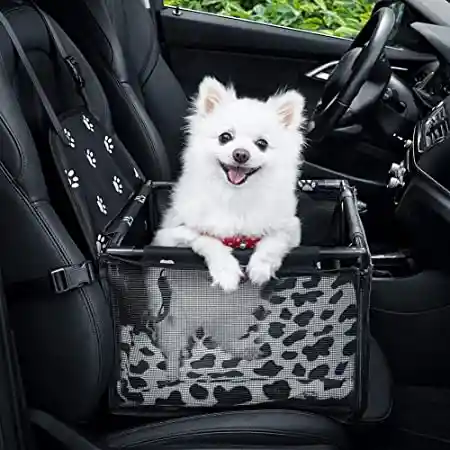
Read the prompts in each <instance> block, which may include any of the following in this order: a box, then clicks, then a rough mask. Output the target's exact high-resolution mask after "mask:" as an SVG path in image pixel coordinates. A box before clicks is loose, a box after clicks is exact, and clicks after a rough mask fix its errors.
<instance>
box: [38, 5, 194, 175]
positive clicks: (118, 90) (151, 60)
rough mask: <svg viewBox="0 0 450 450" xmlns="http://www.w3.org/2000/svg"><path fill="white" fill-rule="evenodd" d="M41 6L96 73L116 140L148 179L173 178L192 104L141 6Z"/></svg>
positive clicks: (177, 168)
mask: <svg viewBox="0 0 450 450" xmlns="http://www.w3.org/2000/svg"><path fill="white" fill-rule="evenodd" d="M37 3H38V4H39V5H40V6H41V7H42V8H43V9H44V10H46V11H47V12H48V13H50V15H52V16H53V17H54V18H55V19H56V20H57V21H58V23H60V25H61V26H62V27H63V29H64V31H66V33H67V34H68V35H69V36H70V37H71V38H72V39H73V40H74V41H75V43H76V45H77V46H78V47H79V48H80V50H81V51H82V53H83V54H84V55H85V56H86V58H87V59H88V61H89V63H90V64H91V65H92V67H93V68H94V70H95V71H96V73H97V76H98V77H99V79H100V81H101V83H102V84H103V87H104V89H105V92H106V94H107V96H108V101H109V102H110V106H111V111H112V117H113V122H114V127H115V129H116V131H117V134H118V135H119V137H120V139H121V140H122V141H123V142H124V144H125V146H126V147H127V148H128V149H129V150H130V152H131V153H132V155H133V157H134V159H135V160H136V161H137V163H138V164H139V166H140V167H141V168H142V170H143V171H144V173H145V174H146V175H147V177H148V178H151V179H154V180H156V179H169V178H173V177H175V176H176V175H177V173H178V172H179V169H180V160H179V154H180V149H181V147H182V142H183V133H182V131H181V129H182V128H183V126H184V117H185V115H186V113H187V108H188V100H187V98H186V95H185V94H184V92H183V90H182V88H181V86H180V84H179V83H178V80H177V79H176V78H175V76H174V75H173V73H172V72H171V70H170V68H169V67H168V65H167V64H166V62H165V61H164V59H163V58H162V55H161V51H160V47H159V43H158V38H157V32H156V26H155V24H154V23H153V22H152V17H151V16H150V14H149V12H148V11H147V10H146V9H145V7H144V5H143V3H142V1H141V0H131V1H130V0H108V1H103V0H101V1H98V0H94V1H90V0H81V1H64V2H58V1H54V0H40V1H38V2H37ZM80 24H82V26H80ZM94 43H95V44H94ZM153 124H154V125H153ZM161 139H162V143H163V144H164V146H165V149H166V151H165V152H164V151H161V148H163V146H162V145H161Z"/></svg>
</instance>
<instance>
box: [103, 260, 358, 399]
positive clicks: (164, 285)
mask: <svg viewBox="0 0 450 450" xmlns="http://www.w3.org/2000/svg"><path fill="white" fill-rule="evenodd" d="M356 276H357V274H356V273H355V272H346V273H341V274H332V275H330V274H314V275H305V276H299V277H296V278H295V277H293V278H282V279H279V280H277V281H273V282H271V283H269V285H268V286H267V287H266V288H264V289H263V290H260V289H257V288H255V287H253V286H252V285H251V284H250V283H245V284H242V285H241V287H240V288H239V290H238V291H237V292H235V293H232V294H224V293H223V291H221V290H220V289H219V288H212V287H210V284H211V280H210V277H209V274H208V273H207V272H206V271H202V270H174V269H164V270H163V269H161V268H156V267H147V268H141V267H137V266H132V265H129V264H126V263H122V262H119V263H114V264H112V265H109V282H110V287H111V290H112V296H113V300H114V302H115V303H116V304H117V306H118V309H119V313H120V322H121V324H120V326H119V330H118V332H119V340H120V365H121V367H120V377H119V378H120V379H119V380H118V382H117V391H118V394H119V397H120V399H121V402H122V403H121V406H124V407H131V406H138V405H140V406H145V405H158V406H165V405H172V406H173V405H182V406H188V407H205V406H232V405H244V404H246V405H249V404H258V403H267V402H272V401H281V400H289V399H300V400H301V399H309V401H311V399H313V400H314V401H315V400H317V401H319V402H320V401H325V400H332V401H339V400H342V399H345V398H346V397H347V396H349V394H351V393H352V392H353V390H354V388H355V382H354V372H355V352H356V330H357V300H356V293H355V287H354V286H355V277H356ZM164 305H165V306H166V307H165V308H164V307H162V306H164ZM158 315H159V317H160V318H162V317H164V318H163V319H162V320H161V321H160V322H158V323H155V322H154V318H155V317H157V316H158Z"/></svg>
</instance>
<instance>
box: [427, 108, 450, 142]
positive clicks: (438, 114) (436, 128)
mask: <svg viewBox="0 0 450 450" xmlns="http://www.w3.org/2000/svg"><path fill="white" fill-rule="evenodd" d="M449 131H450V124H449V121H448V118H447V114H446V112H445V109H444V106H443V105H441V106H439V107H438V108H436V110H435V111H434V112H433V113H432V114H431V116H430V117H429V118H428V119H427V121H426V124H425V147H426V148H429V147H432V146H433V145H434V144H436V143H437V142H439V141H441V140H443V139H445V138H446V137H447V135H448V134H449Z"/></svg>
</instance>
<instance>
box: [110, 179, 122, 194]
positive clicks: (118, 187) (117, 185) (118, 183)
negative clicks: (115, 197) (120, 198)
mask: <svg viewBox="0 0 450 450" xmlns="http://www.w3.org/2000/svg"><path fill="white" fill-rule="evenodd" d="M112 184H113V186H114V189H115V190H116V192H117V193H118V194H122V192H123V186H122V182H121V181H120V178H119V177H114V178H113V182H112Z"/></svg>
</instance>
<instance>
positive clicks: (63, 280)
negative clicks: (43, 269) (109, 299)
mask: <svg viewBox="0 0 450 450" xmlns="http://www.w3.org/2000/svg"><path fill="white" fill-rule="evenodd" d="M50 280H51V283H52V287H53V290H54V291H55V293H56V294H63V293H65V292H69V291H72V290H74V289H79V288H81V287H82V286H85V285H87V284H91V283H93V282H94V281H95V272H94V265H93V264H92V262H91V261H85V262H83V263H81V264H77V265H73V266H66V267H60V268H59V269H55V270H53V271H52V272H50Z"/></svg>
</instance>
